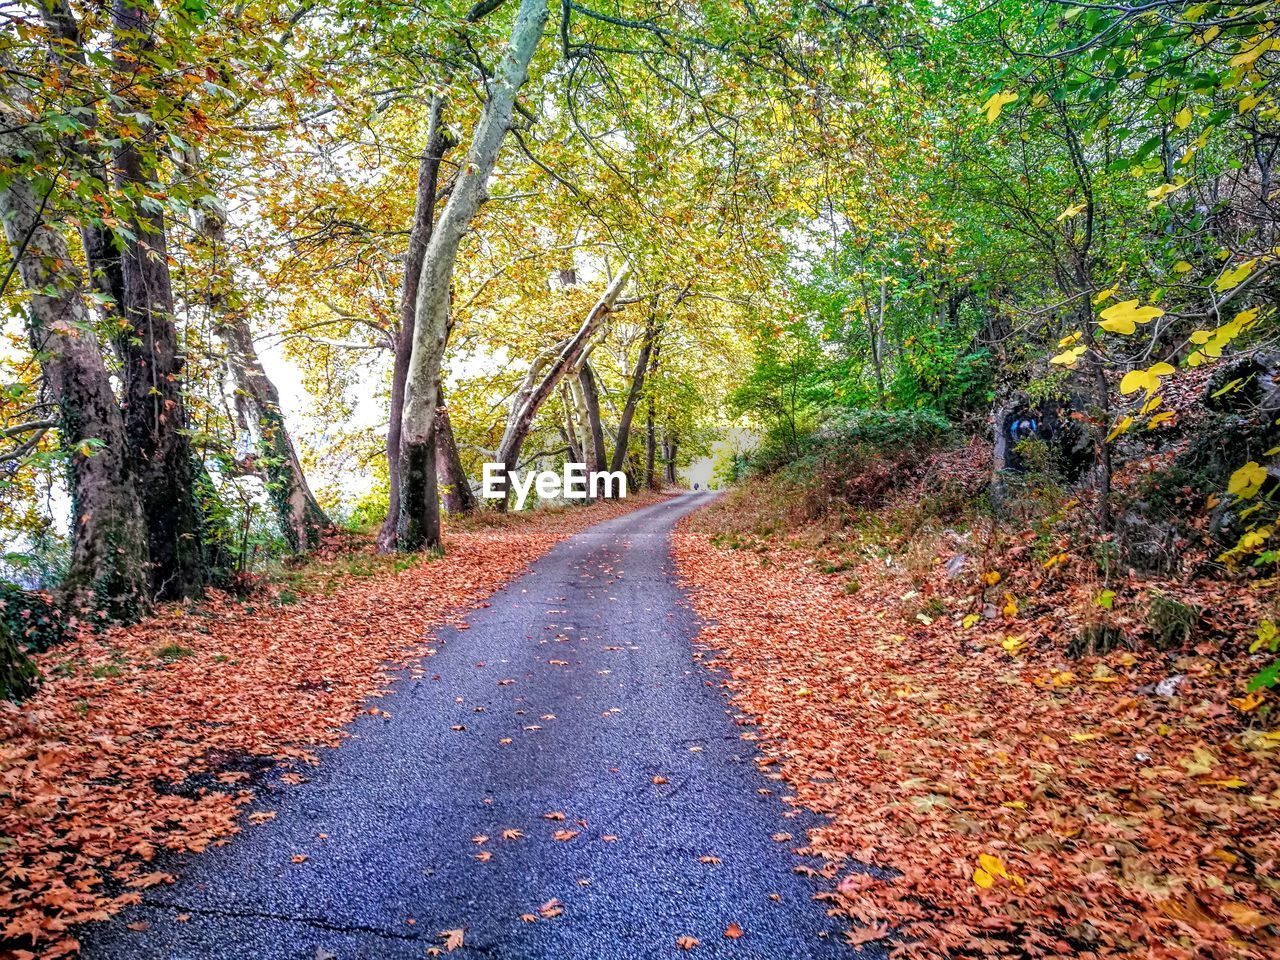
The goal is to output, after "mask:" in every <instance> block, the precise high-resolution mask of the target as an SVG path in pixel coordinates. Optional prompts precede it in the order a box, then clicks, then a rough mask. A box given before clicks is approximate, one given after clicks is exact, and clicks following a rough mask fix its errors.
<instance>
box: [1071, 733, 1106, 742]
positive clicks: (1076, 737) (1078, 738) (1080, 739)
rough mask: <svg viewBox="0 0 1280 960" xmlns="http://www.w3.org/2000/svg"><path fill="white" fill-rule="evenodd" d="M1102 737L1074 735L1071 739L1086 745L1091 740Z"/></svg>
mask: <svg viewBox="0 0 1280 960" xmlns="http://www.w3.org/2000/svg"><path fill="white" fill-rule="evenodd" d="M1100 736H1102V734H1100V733H1073V734H1071V739H1072V740H1074V741H1075V742H1076V743H1085V742H1086V741H1089V740H1097V739H1098V737H1100Z"/></svg>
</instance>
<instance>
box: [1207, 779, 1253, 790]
mask: <svg viewBox="0 0 1280 960" xmlns="http://www.w3.org/2000/svg"><path fill="white" fill-rule="evenodd" d="M1205 783H1211V784H1213V785H1214V786H1215V787H1222V788H1223V789H1224V790H1239V789H1240V788H1241V787H1247V786H1248V785H1249V784H1247V783H1246V782H1245V781H1243V780H1241V779H1240V778H1239V777H1227V778H1226V779H1225V780H1206V781H1205Z"/></svg>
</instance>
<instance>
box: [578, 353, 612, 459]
mask: <svg viewBox="0 0 1280 960" xmlns="http://www.w3.org/2000/svg"><path fill="white" fill-rule="evenodd" d="M578 392H579V393H580V394H581V396H582V417H583V421H582V422H583V430H584V433H585V437H584V443H583V446H584V447H585V449H584V451H583V452H584V455H585V457H586V464H587V470H588V471H591V472H595V471H599V470H603V469H604V465H605V446H604V424H603V423H602V422H601V420H600V389H599V387H598V386H597V385H596V372H595V371H594V370H593V369H592V368H591V361H590V360H589V359H587V358H586V357H584V358H583V360H582V365H581V366H580V367H579V368H578ZM613 469H614V470H617V469H618V468H617V467H614V468H613Z"/></svg>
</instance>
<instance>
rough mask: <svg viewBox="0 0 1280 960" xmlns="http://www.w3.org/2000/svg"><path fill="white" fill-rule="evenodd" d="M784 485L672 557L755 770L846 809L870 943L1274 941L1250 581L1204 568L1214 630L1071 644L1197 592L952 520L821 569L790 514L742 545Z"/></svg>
mask: <svg viewBox="0 0 1280 960" xmlns="http://www.w3.org/2000/svg"><path fill="white" fill-rule="evenodd" d="M977 459H978V461H979V462H981V460H982V458H981V456H979V457H978V458H977ZM768 496H769V492H768V491H767V490H764V489H763V488H762V487H756V488H754V489H750V488H749V489H748V490H746V491H739V493H738V494H735V495H731V496H730V498H727V499H726V501H723V502H720V503H717V504H715V505H713V506H712V507H710V508H709V509H707V510H704V511H700V512H699V513H698V514H695V515H693V516H691V517H689V518H686V519H685V521H683V522H682V524H681V525H680V527H678V528H677V533H676V538H675V550H676V556H677V559H678V562H679V569H680V572H681V575H682V577H683V578H684V579H685V580H686V581H687V584H688V586H689V587H690V589H691V590H692V594H693V602H694V606H695V608H696V610H697V612H698V614H699V615H700V616H701V618H702V619H703V620H704V622H705V623H706V626H705V627H704V630H703V633H702V634H701V636H700V643H701V644H703V645H705V647H706V648H707V650H706V652H704V653H700V654H699V656H700V657H704V658H705V659H706V660H707V661H708V662H711V663H714V664H715V665H716V666H718V667H721V668H723V669H724V670H725V676H726V680H725V682H726V684H727V686H728V688H729V690H730V692H731V694H732V696H733V697H734V699H735V703H736V704H737V705H738V706H739V708H740V709H742V710H743V711H744V712H745V713H746V714H747V715H749V717H750V718H751V719H753V720H755V721H756V722H757V723H758V726H757V727H756V730H755V732H754V733H748V734H745V736H746V737H747V738H748V739H757V740H758V746H759V750H760V755H759V758H758V762H759V763H760V764H761V766H762V769H764V770H766V771H770V774H769V775H771V776H775V777H783V778H785V780H786V781H787V782H788V784H789V787H790V790H791V796H790V797H789V798H788V799H789V802H791V803H794V804H796V805H799V806H802V807H805V808H808V809H811V810H814V811H817V812H819V813H821V814H824V815H826V817H827V818H828V819H827V820H826V821H825V822H824V824H823V825H822V826H820V827H818V828H816V829H813V830H811V831H810V835H809V837H808V846H809V849H810V850H811V851H812V852H814V853H817V854H819V855H821V856H823V857H824V858H826V861H827V863H826V866H825V868H824V870H823V871H822V874H823V876H824V877H825V878H826V879H827V880H829V881H830V883H831V889H829V890H828V891H826V892H824V893H823V894H820V898H821V899H824V900H826V901H828V903H829V906H830V908H831V909H832V910H833V911H834V912H835V913H836V914H838V915H842V916H844V917H846V918H848V919H849V920H850V921H852V922H853V926H852V929H851V930H850V932H849V934H848V939H849V940H850V941H851V942H852V943H854V944H863V943H868V942H872V941H883V943H881V944H880V945H881V946H888V947H890V948H892V950H893V951H894V953H895V954H896V955H898V956H909V957H930V958H936V957H976V956H1031V957H1036V956H1057V957H1066V956H1143V957H1152V958H1191V957H1197V958H1209V957H1211V958H1219V957H1221V958H1227V957H1232V958H1258V960H1261V958H1274V957H1277V956H1280V935H1278V934H1280V829H1278V826H1277V817H1278V814H1280V770H1278V765H1277V762H1276V761H1277V758H1280V729H1277V727H1280V724H1277V722H1276V718H1275V716H1274V714H1272V713H1271V710H1272V707H1273V703H1272V702H1271V701H1273V700H1274V697H1263V696H1262V695H1260V694H1248V693H1247V692H1246V684H1247V681H1248V678H1249V677H1250V676H1251V675H1252V674H1253V673H1254V672H1256V670H1257V669H1258V667H1257V663H1256V662H1252V663H1251V662H1248V661H1249V660H1250V658H1249V656H1248V652H1247V650H1248V643H1249V639H1250V637H1249V636H1247V635H1245V628H1246V626H1247V625H1249V624H1256V623H1257V622H1258V611H1257V610H1254V609H1252V608H1251V604H1253V603H1256V602H1257V601H1256V598H1254V597H1253V596H1252V595H1251V594H1250V592H1249V591H1248V590H1247V589H1246V588H1245V587H1244V586H1243V585H1241V584H1240V583H1238V582H1237V583H1230V582H1228V583H1219V584H1216V585H1215V584H1214V583H1212V582H1198V583H1197V585H1196V588H1197V590H1198V591H1199V593H1198V594H1196V596H1195V599H1196V601H1197V602H1198V603H1199V604H1200V606H1199V608H1198V609H1199V612H1200V624H1199V626H1200V627H1201V629H1202V632H1203V633H1204V634H1205V636H1207V637H1210V639H1207V640H1201V641H1199V642H1197V641H1196V640H1195V639H1191V640H1190V642H1189V643H1187V642H1182V643H1178V642H1175V643H1173V644H1167V645H1165V649H1163V650H1162V649H1158V648H1156V647H1155V646H1154V645H1152V644H1151V643H1149V642H1144V643H1133V644H1121V645H1120V646H1116V647H1114V648H1112V649H1110V651H1109V652H1107V653H1101V654H1095V655H1084V656H1081V655H1079V651H1077V656H1075V657H1071V656H1068V655H1067V652H1066V650H1067V648H1068V647H1069V646H1070V644H1069V642H1068V641H1069V640H1070V639H1071V638H1072V637H1073V636H1075V635H1077V631H1078V630H1082V629H1084V630H1086V631H1087V629H1088V626H1089V624H1088V620H1089V619H1090V617H1091V614H1090V613H1089V611H1090V610H1092V609H1094V608H1096V606H1097V604H1098V603H1099V602H1102V603H1103V604H1104V605H1105V606H1107V607H1108V609H1114V611H1115V612H1114V613H1113V614H1109V615H1108V616H1109V619H1108V620H1107V623H1109V624H1111V625H1113V627H1114V629H1116V630H1118V631H1119V632H1120V633H1121V634H1125V635H1136V634H1138V633H1140V632H1141V631H1142V630H1143V629H1146V628H1145V627H1144V623H1143V620H1142V617H1140V616H1138V615H1136V614H1135V615H1132V616H1130V615H1128V614H1126V613H1125V612H1124V611H1126V610H1130V609H1134V610H1145V609H1146V607H1144V606H1143V605H1142V603H1141V601H1142V600H1143V598H1148V599H1149V598H1150V597H1152V596H1156V597H1167V596H1171V595H1173V594H1174V593H1176V592H1177V591H1178V590H1179V589H1181V590H1182V596H1183V597H1186V596H1187V594H1188V591H1187V589H1186V588H1185V585H1180V584H1178V583H1177V582H1165V583H1158V582H1155V581H1152V580H1150V579H1148V580H1145V581H1144V580H1139V579H1138V578H1136V577H1134V576H1132V575H1129V576H1128V577H1127V578H1126V577H1123V576H1122V577H1119V578H1118V579H1115V580H1113V582H1112V583H1111V589H1109V590H1106V591H1099V590H1098V589H1097V584H1096V583H1092V582H1090V580H1089V577H1088V576H1087V575H1085V574H1084V573H1083V568H1084V567H1085V563H1084V562H1083V561H1081V560H1079V559H1078V558H1072V557H1071V556H1070V555H1067V554H1054V556H1051V557H1049V558H1048V560H1045V559H1042V551H1041V552H1037V550H1036V549H1034V548H1035V547H1036V544H1035V540H1034V538H1033V537H1032V536H1031V534H1029V533H1027V534H1024V535H1012V536H1009V537H1007V538H1006V539H1005V541H1004V542H1003V543H1002V544H1001V545H1000V548H999V549H998V550H996V551H991V550H986V551H984V550H983V549H982V548H981V546H979V548H978V549H977V550H975V549H974V541H973V538H972V537H971V536H970V535H967V534H965V535H961V534H957V533H956V531H955V530H952V529H948V530H946V531H944V532H941V533H939V534H937V535H931V536H929V537H926V538H924V539H926V540H927V547H928V549H927V550H922V549H920V547H921V544H920V543H919V542H916V543H914V545H913V544H912V537H906V538H904V547H905V548H906V549H905V552H904V556H903V557H901V558H899V559H898V560H892V559H890V560H886V559H885V556H884V552H883V551H881V552H879V553H876V554H874V555H872V556H867V557H864V558H863V559H862V560H861V561H860V562H859V561H846V562H845V563H839V564H832V563H826V564H822V563H821V562H815V553H814V551H813V550H811V549H806V548H805V546H804V544H803V542H802V540H803V524H802V523H800V524H797V523H795V522H794V521H792V522H789V523H786V524H782V525H777V524H774V525H773V526H772V530H777V529H785V530H787V531H788V532H789V533H790V534H792V535H793V536H792V538H791V539H790V540H789V541H788V542H787V543H785V544H783V543H779V542H778V540H777V538H773V537H770V536H768V532H769V530H770V526H769V524H765V525H764V528H763V529H764V535H763V536H759V535H757V536H755V537H753V536H751V535H750V534H747V535H745V536H744V535H743V534H742V531H743V530H744V529H745V528H747V527H749V526H750V522H751V521H750V514H751V510H752V506H751V504H752V498H753V497H760V498H765V497H768ZM1055 549H1056V548H1055ZM966 551H967V553H968V555H966ZM973 554H977V556H974V555H973ZM820 555H821V553H820V552H819V556H820ZM922 556H924V557H926V560H925V561H924V562H921V559H920V558H921V557H922ZM1050 561H1052V562H1050ZM1046 565H1047V566H1046ZM1126 618H1128V619H1126ZM1082 619H1083V621H1084V622H1082ZM1206 621H1207V626H1206ZM1086 635H1087V634H1086ZM1184 639H1186V638H1185V637H1179V638H1176V640H1184ZM1093 649H1094V648H1092V647H1090V648H1089V650H1093ZM1085 652H1086V653H1088V651H1085ZM1255 660H1256V658H1255ZM772 771H777V772H772ZM864 865H869V866H870V867H871V868H878V869H867V866H864Z"/></svg>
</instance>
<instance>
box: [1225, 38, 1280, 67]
mask: <svg viewBox="0 0 1280 960" xmlns="http://www.w3.org/2000/svg"><path fill="white" fill-rule="evenodd" d="M1272 43H1273V41H1272V40H1271V39H1270V38H1268V39H1266V40H1263V41H1262V42H1260V43H1255V44H1254V45H1253V46H1252V47H1249V48H1248V49H1247V50H1244V51H1242V52H1240V53H1237V54H1236V55H1235V56H1234V57H1232V58H1231V60H1230V65H1231V66H1233V67H1247V66H1251V65H1252V64H1253V62H1254V61H1255V60H1257V59H1258V58H1259V57H1260V56H1262V55H1263V54H1264V53H1266V52H1267V51H1268V50H1270V49H1271V44H1272Z"/></svg>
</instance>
